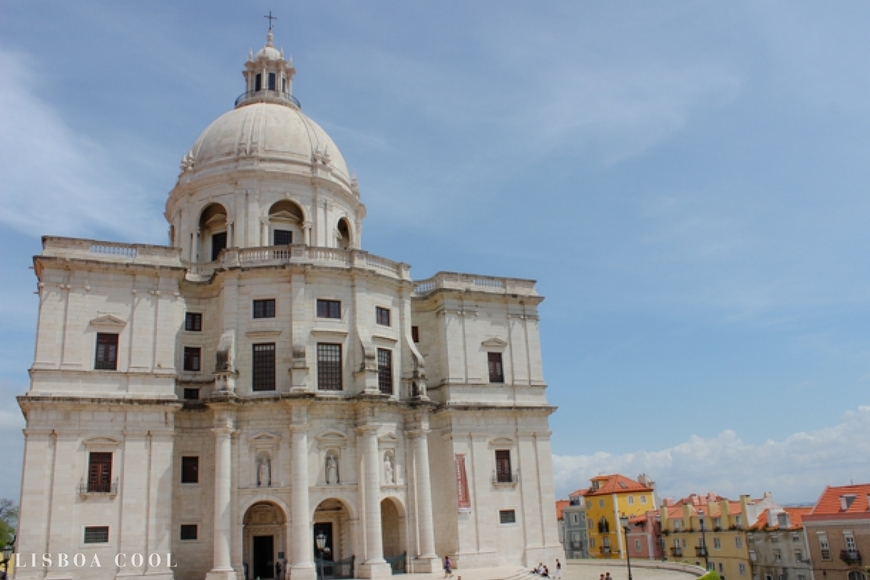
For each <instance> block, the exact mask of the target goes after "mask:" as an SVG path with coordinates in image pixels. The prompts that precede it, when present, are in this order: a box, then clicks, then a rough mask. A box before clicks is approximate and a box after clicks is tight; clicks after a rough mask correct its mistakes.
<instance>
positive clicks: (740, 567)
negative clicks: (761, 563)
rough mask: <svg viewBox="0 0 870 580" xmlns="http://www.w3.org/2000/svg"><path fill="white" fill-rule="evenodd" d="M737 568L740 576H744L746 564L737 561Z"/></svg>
mask: <svg viewBox="0 0 870 580" xmlns="http://www.w3.org/2000/svg"><path fill="white" fill-rule="evenodd" d="M737 569H738V570H740V575H741V576H746V564H744V563H743V562H738V563H737Z"/></svg>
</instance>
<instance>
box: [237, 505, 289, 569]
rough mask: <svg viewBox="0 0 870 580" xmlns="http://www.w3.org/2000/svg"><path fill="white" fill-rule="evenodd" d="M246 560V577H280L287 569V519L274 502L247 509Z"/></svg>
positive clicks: (244, 552)
mask: <svg viewBox="0 0 870 580" xmlns="http://www.w3.org/2000/svg"><path fill="white" fill-rule="evenodd" d="M244 521H245V528H244V549H243V558H244V559H243V562H244V564H245V574H246V576H245V578H246V580H249V579H253V578H260V580H266V579H268V578H277V576H276V572H278V569H277V568H276V564H278V563H280V570H281V576H282V577H283V571H284V570H285V569H286V558H285V554H284V546H286V545H287V518H286V516H285V515H284V511H283V510H282V509H281V508H280V507H278V506H277V505H275V504H273V503H271V502H265V501H261V502H259V503H255V504H254V505H252V506H251V507H249V508H248V511H246V512H245V520H244Z"/></svg>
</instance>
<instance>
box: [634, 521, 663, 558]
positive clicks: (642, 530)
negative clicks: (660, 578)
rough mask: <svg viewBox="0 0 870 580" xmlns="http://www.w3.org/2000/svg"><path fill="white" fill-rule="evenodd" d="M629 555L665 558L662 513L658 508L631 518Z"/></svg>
mask: <svg viewBox="0 0 870 580" xmlns="http://www.w3.org/2000/svg"><path fill="white" fill-rule="evenodd" d="M628 529H629V532H628V539H627V541H628V545H627V550H628V555H629V556H631V558H632V559H633V560H634V559H646V560H664V559H666V557H667V554H666V553H665V544H664V536H662V523H661V514H660V513H659V511H658V510H648V511H647V512H645V513H643V514H641V515H639V516H634V517H632V518H631V519H630V520H629V527H628Z"/></svg>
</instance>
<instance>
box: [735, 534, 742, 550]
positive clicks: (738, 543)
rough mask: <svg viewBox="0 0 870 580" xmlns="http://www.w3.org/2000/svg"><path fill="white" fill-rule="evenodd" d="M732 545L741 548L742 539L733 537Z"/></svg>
mask: <svg viewBox="0 0 870 580" xmlns="http://www.w3.org/2000/svg"><path fill="white" fill-rule="evenodd" d="M734 545H735V546H736V547H738V548H742V547H743V538H741V537H740V536H734Z"/></svg>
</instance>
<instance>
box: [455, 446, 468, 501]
mask: <svg viewBox="0 0 870 580" xmlns="http://www.w3.org/2000/svg"><path fill="white" fill-rule="evenodd" d="M456 497H457V499H458V500H459V511H471V497H470V496H469V495H468V476H467V475H466V473H465V455H464V454H462V453H457V454H456Z"/></svg>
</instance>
